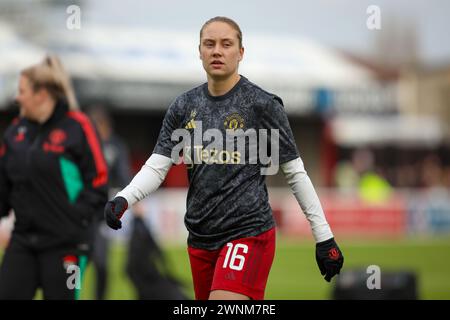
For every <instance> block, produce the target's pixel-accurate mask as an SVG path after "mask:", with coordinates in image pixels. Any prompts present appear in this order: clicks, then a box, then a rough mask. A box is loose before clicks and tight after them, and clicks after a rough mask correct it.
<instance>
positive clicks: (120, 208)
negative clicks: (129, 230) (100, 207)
mask: <svg viewBox="0 0 450 320" xmlns="http://www.w3.org/2000/svg"><path fill="white" fill-rule="evenodd" d="M127 208H128V202H127V200H126V199H125V198H124V197H116V198H114V199H113V200H111V201H108V202H107V203H106V206H105V220H106V224H107V225H108V226H109V227H110V228H111V229H114V230H117V229H120V228H122V221H120V218H122V215H123V213H124V212H125V210H127Z"/></svg>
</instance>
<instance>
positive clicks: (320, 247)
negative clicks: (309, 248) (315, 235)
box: [316, 238, 344, 282]
mask: <svg viewBox="0 0 450 320" xmlns="http://www.w3.org/2000/svg"><path fill="white" fill-rule="evenodd" d="M316 261H317V265H318V266H319V269H320V273H321V274H322V275H324V276H325V280H326V281H328V282H330V280H331V278H333V277H334V276H335V275H336V274H339V272H340V271H341V268H342V265H343V264H344V256H343V255H342V252H341V250H340V249H339V247H338V245H337V243H336V242H335V241H334V238H331V239H328V240H326V241H323V242H319V243H317V244H316Z"/></svg>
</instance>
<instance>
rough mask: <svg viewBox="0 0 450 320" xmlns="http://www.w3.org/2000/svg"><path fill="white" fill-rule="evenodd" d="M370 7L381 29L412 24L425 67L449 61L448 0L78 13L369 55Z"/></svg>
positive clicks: (320, 0) (184, 1)
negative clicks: (210, 22)
mask: <svg viewBox="0 0 450 320" xmlns="http://www.w3.org/2000/svg"><path fill="white" fill-rule="evenodd" d="M369 5H377V6H378V7H379V8H380V10H381V28H382V29H383V27H384V28H385V29H384V30H386V29H388V27H387V26H386V24H387V23H386V21H389V20H390V19H396V20H402V21H407V20H410V21H414V22H415V23H416V27H417V32H418V35H419V45H420V47H419V49H420V55H421V57H422V59H423V60H424V61H425V62H428V63H436V62H438V63H441V62H444V63H445V62H447V63H448V62H450V40H449V39H450V35H449V34H450V1H448V0H430V1H425V0H373V1H368V0H314V1H299V0H279V1H275V0H240V1H238V0H229V1H224V0H222V1H211V0H189V1H188V0H167V1H162V0H155V1H148V0H147V1H145V0H141V1H139V0H126V1H121V0H95V1H86V2H85V3H84V4H83V5H82V13H83V15H84V17H83V21H87V22H89V23H92V22H95V23H114V24H118V25H128V26H150V27H157V28H162V29H182V30H192V32H198V30H199V29H200V27H201V25H202V24H203V22H204V21H206V20H207V19H209V18H211V17H214V16H217V15H224V16H228V17H231V18H233V19H235V20H236V21H237V22H238V23H239V24H240V26H241V29H242V31H243V33H244V41H245V34H246V33H247V34H250V33H272V34H291V35H298V36H302V37H308V38H311V39H313V40H315V41H318V42H320V43H322V44H325V45H327V46H331V47H336V48H340V49H346V50H350V51H354V52H357V53H362V54H370V52H371V51H372V50H373V48H374V39H375V38H376V33H377V32H380V31H376V30H369V29H368V28H367V26H366V21H367V19H368V16H369V15H368V14H367V13H366V10H367V8H368V6H369ZM383 23H384V24H383ZM244 44H245V43H244ZM286 49H288V48H286Z"/></svg>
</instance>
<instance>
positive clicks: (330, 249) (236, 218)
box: [105, 17, 343, 300]
mask: <svg viewBox="0 0 450 320" xmlns="http://www.w3.org/2000/svg"><path fill="white" fill-rule="evenodd" d="M199 55H200V59H201V60H202V63H203V68H204V69H205V71H206V74H207V80H208V81H207V83H204V84H203V85H201V86H199V87H197V88H194V89H192V90H190V91H188V92H186V93H184V94H182V95H181V96H179V97H178V98H177V99H175V101H174V102H173V103H172V104H171V106H170V107H169V110H168V111H167V113H166V116H165V118H164V121H163V125H162V129H161V131H160V135H159V138H158V141H157V144H156V147H155V149H154V151H153V154H152V155H151V156H150V158H149V159H148V160H147V162H146V163H145V165H144V166H143V167H142V169H141V170H140V171H139V172H138V174H137V175H136V176H135V177H134V178H133V180H132V181H131V182H130V184H129V185H128V186H127V187H126V188H125V189H123V190H122V191H121V192H119V193H118V194H117V195H116V197H115V198H114V199H113V200H112V201H110V202H108V203H107V205H106V207H105V217H106V222H107V223H108V225H109V226H110V227H111V228H113V229H119V228H121V221H120V218H121V217H122V215H123V213H124V211H125V210H126V209H127V207H128V206H131V205H133V204H134V203H136V202H138V201H140V200H142V199H144V198H145V197H146V196H147V195H149V194H150V193H151V192H153V191H155V190H156V189H157V188H158V187H159V185H160V184H161V183H162V181H163V180H164V178H165V177H166V175H167V172H168V170H169V169H170V167H171V166H172V164H173V161H176V159H173V160H172V152H173V150H174V147H175V146H176V145H177V144H178V141H173V140H172V138H171V137H172V133H174V131H175V130H177V129H182V130H183V129H186V130H188V131H189V135H190V134H192V133H193V132H195V128H196V127H197V126H200V124H201V126H202V128H203V130H207V129H213V130H214V132H219V133H220V134H221V137H220V138H217V139H223V141H222V142H223V144H222V145H223V146H224V145H225V141H226V139H227V138H228V136H227V135H228V134H229V131H228V130H231V131H233V130H235V129H238V128H239V129H248V128H252V129H255V130H259V129H264V130H269V131H270V129H275V130H278V132H279V163H280V164H281V169H282V171H283V173H284V174H285V177H286V179H287V181H288V183H289V185H290V186H291V189H292V191H293V193H294V195H295V197H296V198H297V200H298V202H299V204H300V206H301V208H302V209H303V212H304V213H305V214H306V217H307V218H308V220H309V222H310V224H311V229H312V233H313V235H314V238H315V240H316V260H317V264H318V266H319V270H320V272H321V273H322V275H324V276H325V280H327V281H330V280H331V279H332V278H333V277H334V276H335V275H336V274H339V272H340V269H341V268H342V265H343V256H342V253H341V251H340V249H339V247H338V245H337V244H336V242H335V240H334V236H333V233H332V232H331V229H330V227H329V225H328V222H327V220H326V218H325V215H324V213H323V210H322V207H321V204H320V201H319V199H318V197H317V194H316V192H315V190H314V187H313V185H312V183H311V180H310V179H309V177H308V175H307V173H306V171H305V169H304V166H303V161H302V159H301V158H300V156H299V153H298V150H297V147H296V144H295V141H294V138H293V135H292V131H291V128H290V125H289V122H288V119H287V115H286V112H285V110H284V108H283V104H282V101H281V99H280V98H279V97H277V96H275V95H273V94H270V93H268V92H266V91H264V90H262V89H261V88H259V87H258V86H256V85H255V84H253V83H252V82H250V81H249V80H248V79H247V78H245V77H244V76H241V75H240V74H239V73H238V66H239V62H240V61H241V60H242V58H243V55H244V48H243V46H242V32H241V30H240V28H239V26H238V25H237V24H236V22H234V21H233V20H231V19H229V18H226V17H216V18H213V19H210V20H209V21H207V22H206V23H205V24H204V25H203V27H202V28H201V30H200V45H199ZM227 129H228V130H227ZM200 130H201V129H200ZM183 132H184V131H183ZM200 134H202V132H200ZM187 139H190V137H188V138H187ZM215 139H216V138H215ZM266 141H267V140H266ZM201 143H202V144H203V145H195V146H194V149H195V148H197V149H198V148H200V150H202V152H201V155H202V158H201V159H202V161H201V163H198V162H196V163H191V164H190V165H189V166H188V176H189V183H190V184H189V190H188V195H187V212H186V215H185V225H186V227H187V229H188V231H189V236H188V253H189V259H190V263H191V271H192V277H193V282H194V291H195V297H196V299H201V300H205V299H245V300H247V299H263V298H264V292H265V287H266V282H267V279H268V276H269V271H270V268H271V266H272V261H273V258H274V252H275V222H274V218H273V215H272V210H271V208H270V205H269V201H268V193H267V188H266V184H265V175H263V174H262V173H261V169H262V168H263V167H264V164H261V163H258V164H248V163H244V164H241V163H240V161H237V162H233V161H232V160H231V159H232V157H231V156H230V155H228V156H227V157H225V159H224V157H222V158H221V159H220V158H219V159H217V158H215V159H214V157H215V156H214V154H217V153H215V151H217V150H210V149H208V145H209V143H208V142H205V141H201ZM249 145H250V143H249V142H248V140H247V139H246V150H249V148H248V147H249ZM250 147H252V148H253V147H256V149H258V146H255V145H251V146H250ZM259 147H261V146H259ZM265 147H266V146H263V148H265ZM268 147H270V146H268ZM218 151H219V154H224V153H226V152H229V153H232V152H231V150H226V151H225V150H218ZM233 152H235V151H234V150H233ZM273 152H274V153H275V151H273ZM205 154H207V155H209V156H210V157H207V156H206V155H205ZM203 155H205V158H203ZM183 156H184V158H185V159H186V158H188V157H191V158H192V159H194V158H195V156H192V154H189V153H186V152H185V153H183ZM211 159H213V161H210V160H211ZM277 164H278V163H277Z"/></svg>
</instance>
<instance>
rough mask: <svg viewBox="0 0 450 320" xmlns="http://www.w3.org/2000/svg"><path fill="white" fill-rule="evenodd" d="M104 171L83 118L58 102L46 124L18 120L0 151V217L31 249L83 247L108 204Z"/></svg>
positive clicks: (97, 146) (97, 145)
mask: <svg viewBox="0 0 450 320" xmlns="http://www.w3.org/2000/svg"><path fill="white" fill-rule="evenodd" d="M107 182H108V174H107V166H106V163H105V160H104V157H103V154H102V151H101V145H100V142H99V139H98V136H97V133H96V131H95V129H94V127H93V126H92V124H91V122H90V121H89V119H88V117H87V116H86V115H85V114H84V113H82V112H79V111H69V110H68V106H67V103H66V102H65V101H59V102H58V103H57V104H56V106H55V110H54V112H53V114H52V116H51V117H50V119H49V120H48V121H46V122H45V123H44V124H38V123H37V122H33V121H30V120H27V119H25V118H17V119H15V120H14V121H13V123H12V124H11V125H10V126H9V127H8V129H7V130H6V133H5V135H4V138H3V143H2V145H1V147H0V216H4V215H6V214H8V212H9V209H11V208H12V209H14V212H15V215H16V222H15V227H14V232H13V240H18V241H20V242H22V243H23V244H25V245H30V246H31V247H34V248H36V249H45V248H50V247H56V246H65V245H77V244H79V243H82V242H85V241H86V240H87V238H86V237H88V227H89V226H90V225H91V222H92V221H93V220H94V219H95V217H97V216H101V213H102V211H103V206H104V205H105V203H106V201H107Z"/></svg>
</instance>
